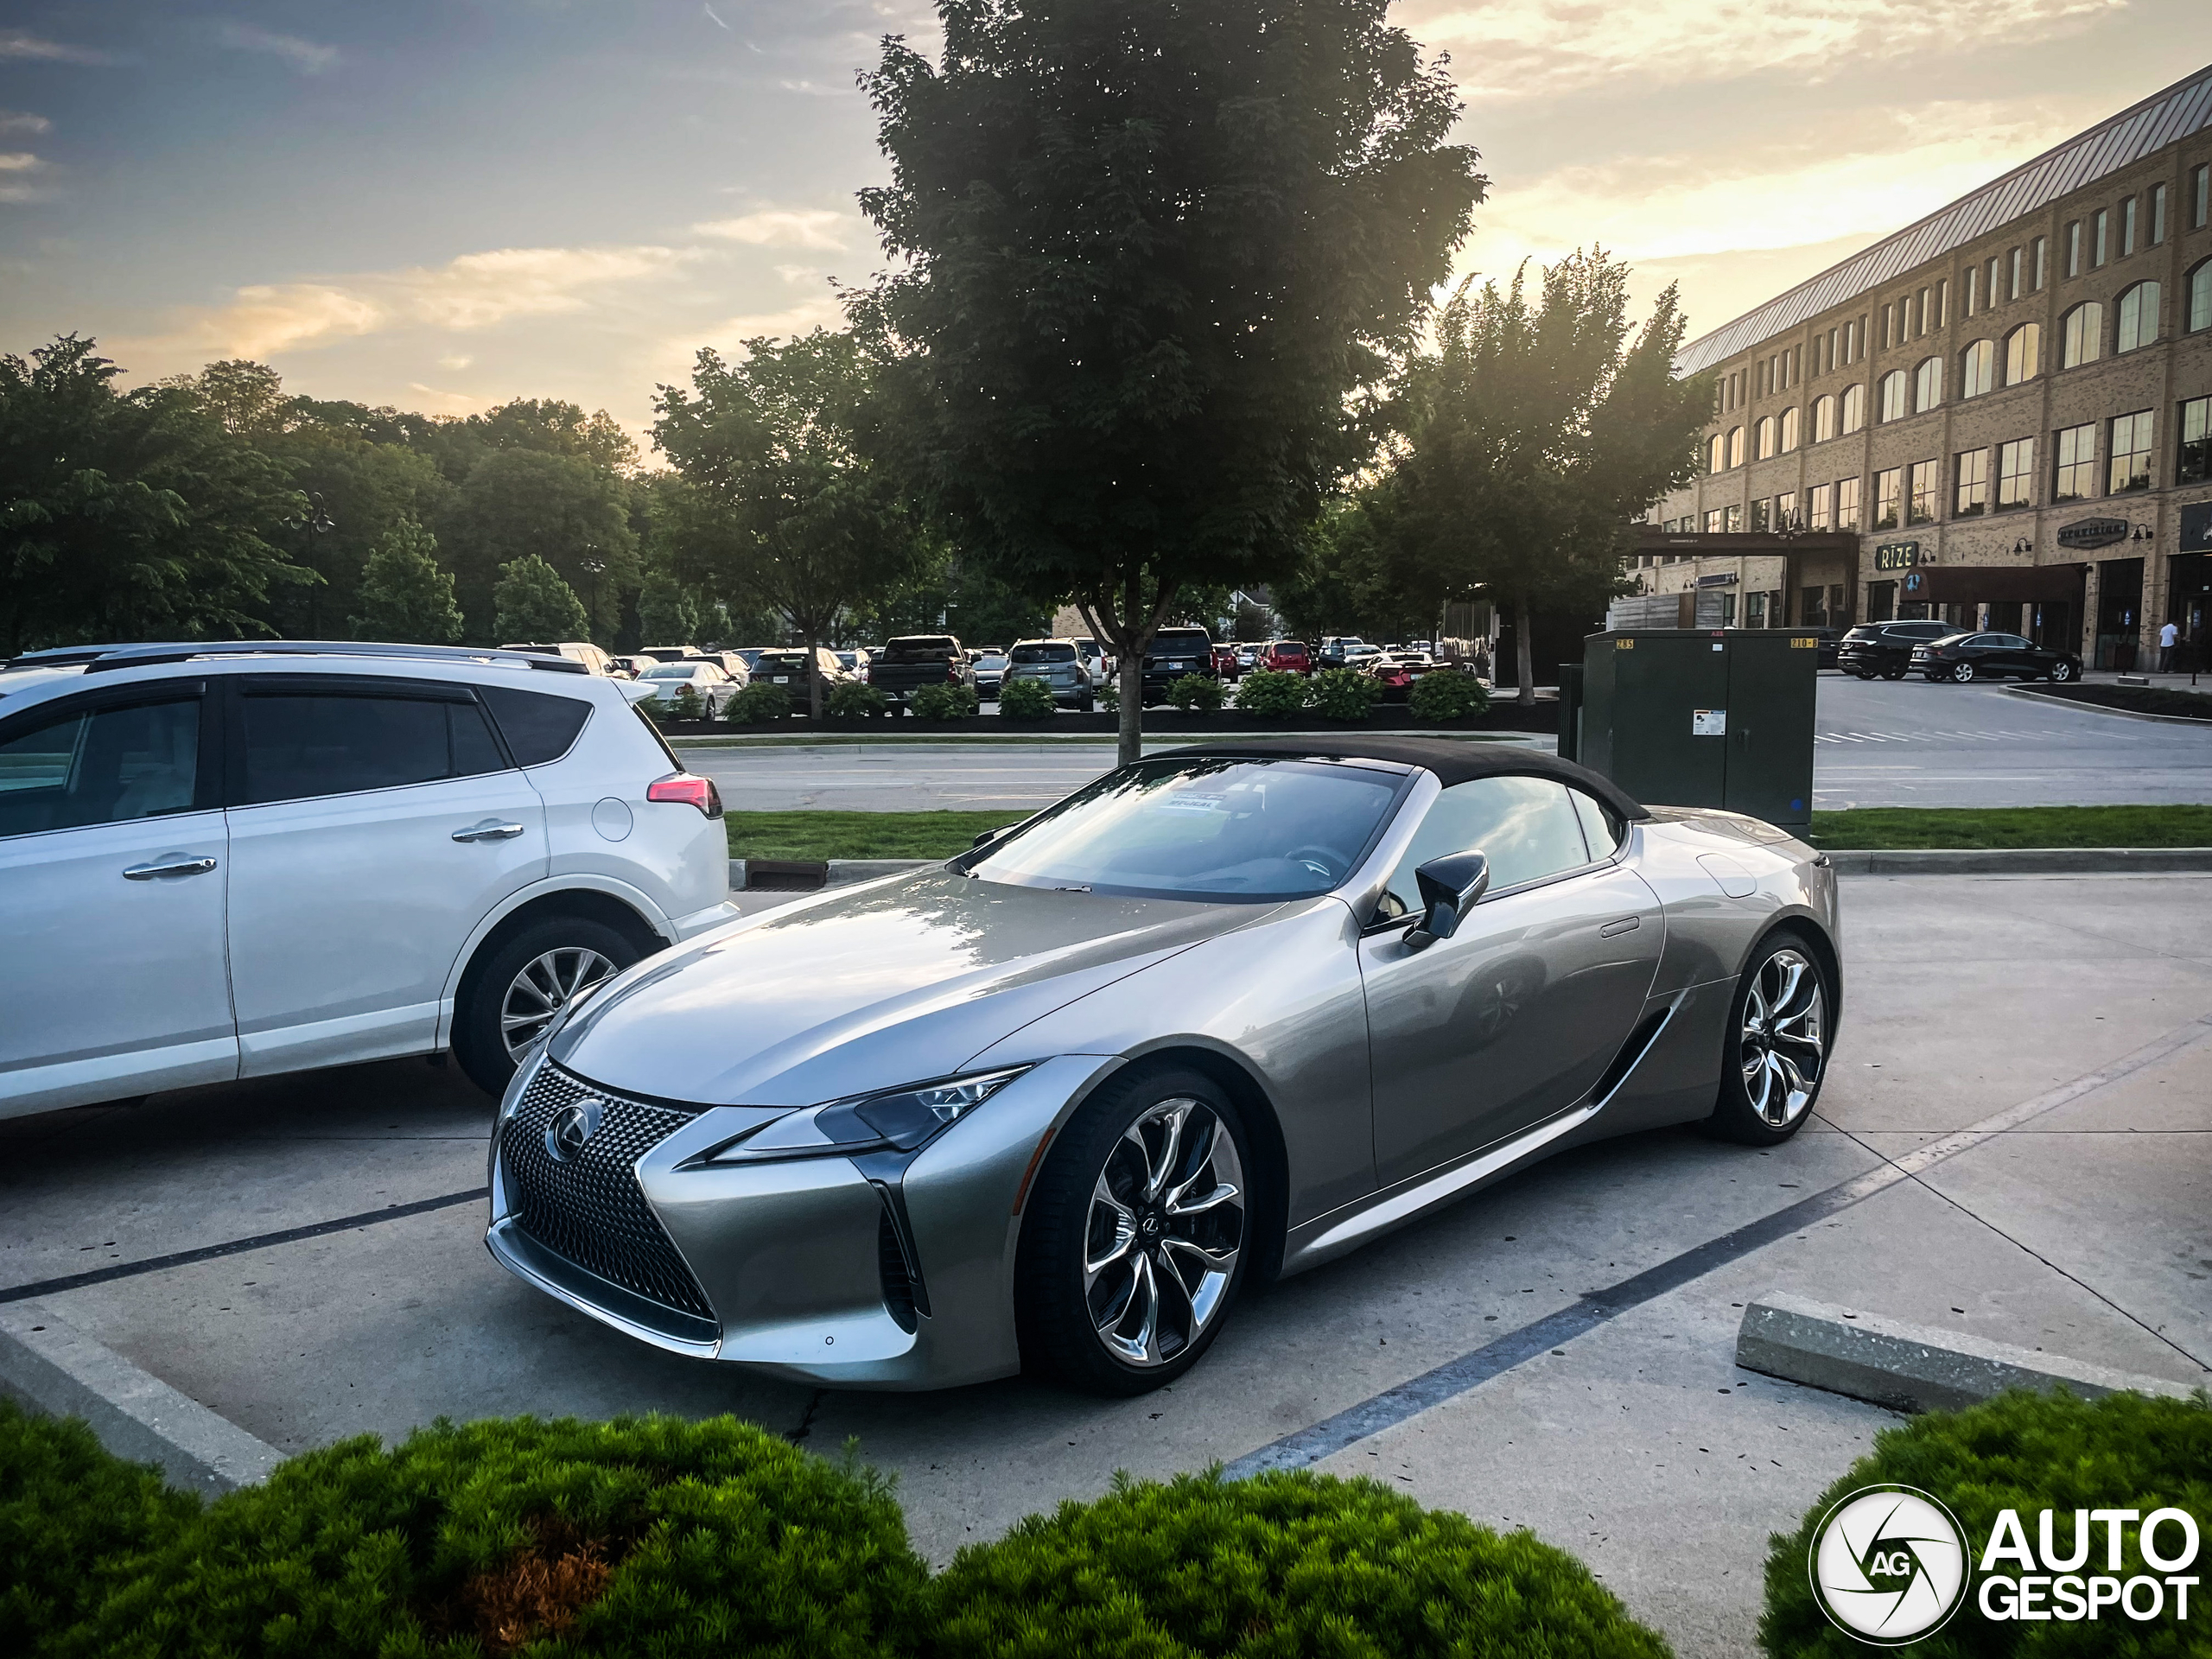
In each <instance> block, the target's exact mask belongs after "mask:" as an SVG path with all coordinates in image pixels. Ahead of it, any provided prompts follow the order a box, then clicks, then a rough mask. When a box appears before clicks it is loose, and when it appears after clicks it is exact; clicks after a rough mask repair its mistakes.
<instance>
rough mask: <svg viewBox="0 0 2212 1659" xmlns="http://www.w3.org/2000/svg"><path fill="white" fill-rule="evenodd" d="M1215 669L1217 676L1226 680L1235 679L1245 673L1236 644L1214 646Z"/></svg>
mask: <svg viewBox="0 0 2212 1659" xmlns="http://www.w3.org/2000/svg"><path fill="white" fill-rule="evenodd" d="M1213 671H1214V674H1215V677H1217V678H1219V679H1224V680H1234V679H1236V677H1238V676H1239V675H1241V674H1243V671H1244V669H1243V664H1241V663H1240V662H1239V661H1238V660H1237V650H1236V646H1234V645H1216V646H1215V647H1214V648H1213Z"/></svg>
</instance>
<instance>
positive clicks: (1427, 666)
mask: <svg viewBox="0 0 2212 1659" xmlns="http://www.w3.org/2000/svg"><path fill="white" fill-rule="evenodd" d="M1440 666H1441V664H1438V663H1436V662H1435V661H1433V660H1432V659H1431V658H1428V657H1427V656H1426V655H1424V654H1423V653H1421V652H1410V651H1409V652H1401V653H1400V654H1399V655H1397V656H1395V657H1388V656H1386V657H1378V658H1376V659H1375V660H1374V661H1373V662H1370V663H1369V664H1367V666H1366V667H1364V668H1363V669H1361V670H1360V672H1361V673H1363V674H1364V675H1366V676H1367V677H1368V678H1369V679H1370V680H1373V681H1374V682H1375V683H1376V684H1377V685H1379V686H1381V687H1382V688H1383V702H1407V701H1408V699H1409V698H1410V697H1411V696H1412V695H1413V689H1414V681H1415V680H1417V679H1419V678H1420V677H1421V676H1422V675H1424V674H1427V673H1430V672H1432V671H1434V670H1436V669H1437V668H1439V667H1440Z"/></svg>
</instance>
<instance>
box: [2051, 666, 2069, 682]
mask: <svg viewBox="0 0 2212 1659" xmlns="http://www.w3.org/2000/svg"><path fill="white" fill-rule="evenodd" d="M2073 677H2074V664H2071V663H2053V664H2051V665H2050V683H2052V684H2053V685H2063V684H2065V683H2066V682H2067V681H2069V680H2070V679H2072V678H2073Z"/></svg>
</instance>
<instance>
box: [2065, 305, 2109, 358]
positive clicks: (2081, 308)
mask: <svg viewBox="0 0 2212 1659" xmlns="http://www.w3.org/2000/svg"><path fill="white" fill-rule="evenodd" d="M2063 328H2064V333H2063V334H2062V335H2061V337H2060V341H2059V347H2058V366H2059V367H2060V368H2062V369H2075V368H2079V367H2081V365H2082V364H2084V363H2094V362H2095V361H2096V360H2097V359H2098V358H2099V357H2101V356H2102V355H2103V353H2104V349H2105V308H2104V307H2102V306H2101V305H2099V304H2098V303H2097V302H2095V301H2094V300H2089V301H2087V302H2084V303H2082V304H2081V305H2077V306H2075V308H2073V309H2072V310H2071V311H2069V312H2068V313H2067V314H2066V321H2065V323H2064V325H2063Z"/></svg>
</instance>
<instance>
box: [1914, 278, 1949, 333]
mask: <svg viewBox="0 0 2212 1659" xmlns="http://www.w3.org/2000/svg"><path fill="white" fill-rule="evenodd" d="M1912 315H1913V317H1914V319H1915V320H1916V322H1917V325H1918V326H1917V327H1915V328H1914V330H1913V333H1914V334H1926V333H1927V332H1928V331H1929V329H1930V328H1940V327H1942V326H1943V325H1942V320H1941V319H1939V318H1938V317H1937V316H1936V313H1935V312H1934V311H1933V310H1932V309H1931V308H1929V291H1928V289H1924V288H1923V289H1921V290H1920V300H1919V302H1918V303H1917V304H1916V306H1915V307H1914V308H1913V313H1912Z"/></svg>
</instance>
